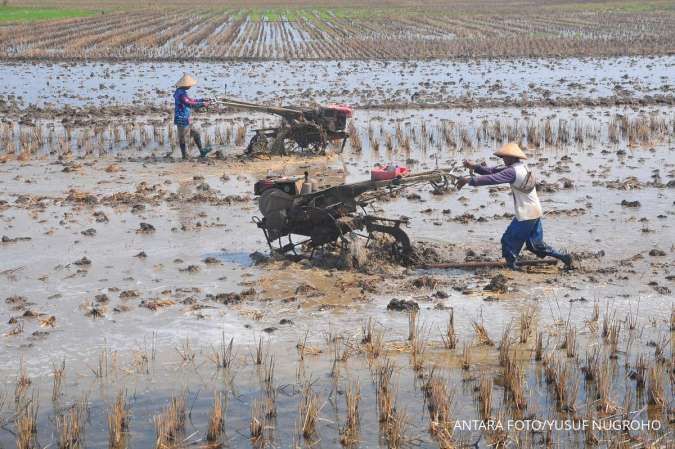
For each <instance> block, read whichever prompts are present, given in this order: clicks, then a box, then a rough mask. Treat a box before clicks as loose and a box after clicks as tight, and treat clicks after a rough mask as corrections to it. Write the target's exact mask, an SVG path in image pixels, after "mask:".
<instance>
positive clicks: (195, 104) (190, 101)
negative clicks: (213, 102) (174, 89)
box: [181, 94, 205, 109]
mask: <svg viewBox="0 0 675 449" xmlns="http://www.w3.org/2000/svg"><path fill="white" fill-rule="evenodd" d="M181 101H182V102H183V104H184V105H185V106H189V107H191V108H195V109H199V108H203V107H204V105H205V103H204V100H202V99H201V98H196V99H195V98H190V97H189V96H188V95H187V94H185V95H183V97H182V98H181Z"/></svg>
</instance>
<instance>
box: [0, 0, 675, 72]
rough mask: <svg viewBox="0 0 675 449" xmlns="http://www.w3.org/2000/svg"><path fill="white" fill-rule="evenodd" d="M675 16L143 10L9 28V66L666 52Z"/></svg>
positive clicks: (5, 36)
mask: <svg viewBox="0 0 675 449" xmlns="http://www.w3.org/2000/svg"><path fill="white" fill-rule="evenodd" d="M673 30H675V14H673V13H672V12H671V11H663V12H642V13H630V14H629V13H626V12H621V11H590V12H589V11H574V10H573V11H570V12H567V11H558V12H556V13H555V14H542V13H534V12H532V13H527V12H524V13H523V12H518V13H517V14H516V13H508V14H506V15H495V14H487V13H484V14H472V15H456V14H453V11H451V10H441V11H438V12H437V13H436V11H435V13H434V14H429V13H422V12H417V11H407V10H398V9H393V10H392V11H391V12H386V11H378V12H377V13H372V14H358V10H355V12H354V14H353V15H343V14H336V13H333V12H332V11H331V10H315V9H311V8H307V9H301V10H298V11H292V12H291V11H288V10H280V12H278V13H275V14H271V13H269V12H267V13H264V14H261V13H259V12H258V11H256V10H231V11H226V12H222V11H220V12H216V11H213V10H209V9H203V10H199V9H196V10H190V11H183V10H176V9H169V10H164V11H159V10H138V11H134V12H132V13H129V12H112V13H106V14H98V15H93V16H90V17H80V18H73V19H62V20H56V21H46V22H40V23H31V24H21V23H16V24H11V23H10V24H7V25H3V26H2V27H0V38H1V39H2V42H3V45H2V47H0V57H1V58H28V59H41V58H53V59H59V58H61V59H64V58H65V59H87V58H88V59H91V58H93V59H157V60H173V59H179V58H180V59H184V58H198V59H213V60H227V59H371V58H377V59H423V58H450V57H516V56H525V57H537V56H601V55H619V54H620V55H626V54H666V53H669V52H671V51H672V42H673V39H674V38H675V31H673Z"/></svg>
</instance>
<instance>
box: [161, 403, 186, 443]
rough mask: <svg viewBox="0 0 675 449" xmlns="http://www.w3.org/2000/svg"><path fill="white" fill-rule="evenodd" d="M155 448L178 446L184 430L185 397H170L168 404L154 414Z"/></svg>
mask: <svg viewBox="0 0 675 449" xmlns="http://www.w3.org/2000/svg"><path fill="white" fill-rule="evenodd" d="M154 421H155V433H156V436H157V440H156V443H155V449H167V448H175V447H178V446H180V444H181V443H182V441H183V434H184V432H185V397H184V396H181V397H175V396H174V397H172V398H171V400H170V402H169V405H168V406H167V407H166V409H165V410H164V411H163V412H162V413H161V414H160V415H158V416H155V418H154Z"/></svg>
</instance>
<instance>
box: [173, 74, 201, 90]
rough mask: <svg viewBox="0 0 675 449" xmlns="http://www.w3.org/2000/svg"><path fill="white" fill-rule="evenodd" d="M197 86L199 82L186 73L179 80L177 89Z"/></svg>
mask: <svg viewBox="0 0 675 449" xmlns="http://www.w3.org/2000/svg"><path fill="white" fill-rule="evenodd" d="M195 84H197V80H196V79H194V78H193V77H191V76H190V75H188V74H187V73H186V74H184V75H183V76H182V77H181V79H179V80H178V82H177V83H176V87H192V86H194V85H195Z"/></svg>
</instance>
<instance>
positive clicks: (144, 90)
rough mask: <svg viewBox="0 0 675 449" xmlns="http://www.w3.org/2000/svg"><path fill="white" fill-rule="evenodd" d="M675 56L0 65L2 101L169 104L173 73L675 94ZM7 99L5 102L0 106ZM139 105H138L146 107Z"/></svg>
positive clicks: (391, 100) (449, 94) (325, 97)
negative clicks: (674, 87)
mask: <svg viewBox="0 0 675 449" xmlns="http://www.w3.org/2000/svg"><path fill="white" fill-rule="evenodd" d="M674 66H675V57H674V56H654V57H622V58H564V59H563V58H551V59H545V58H541V59H512V60H499V59H496V60H489V59H484V60H467V61H462V60H457V61H447V60H430V61H312V62H311V63H308V62H303V61H257V62H256V61H247V62H226V63H206V62H194V63H189V62H185V63H168V62H165V63H162V62H157V63H147V62H127V63H107V62H91V63H51V62H17V63H5V64H3V65H2V66H0V75H2V78H3V80H4V82H3V83H2V86H1V87H0V96H1V97H2V98H6V99H7V101H6V103H5V105H4V106H5V107H9V106H11V105H13V104H14V103H16V104H17V105H19V106H23V107H26V106H29V105H30V106H38V107H47V108H57V109H58V108H63V107H64V106H73V107H81V106H97V107H100V106H109V107H112V106H120V105H123V106H133V107H134V108H136V109H134V110H132V112H133V113H134V114H136V113H139V112H143V108H147V107H149V106H151V107H158V106H168V105H169V101H170V100H171V93H172V86H173V84H174V82H175V80H174V78H175V75H176V73H182V72H190V73H195V74H199V76H198V77H199V81H200V84H199V87H198V88H197V90H198V91H199V95H200V96H203V97H221V96H233V97H239V98H243V99H246V100H248V101H258V102H260V101H272V102H274V103H275V104H279V103H283V104H288V103H298V102H304V101H305V99H307V98H311V99H312V100H314V101H316V102H340V103H346V104H351V105H358V106H371V105H382V104H414V105H421V106H424V105H435V104H448V103H450V104H453V105H457V106H462V105H474V106H480V105H481V104H491V103H493V104H500V105H501V104H504V103H511V104H514V103H523V104H526V105H527V104H538V103H543V104H545V105H555V104H556V103H559V104H568V103H571V104H577V103H582V104H590V105H594V104H605V103H608V104H614V103H616V102H620V103H621V102H625V101H627V100H632V101H644V102H646V103H651V102H655V101H658V102H666V103H667V104H672V102H673V92H672V89H673V85H674V84H675V75H673V73H675V70H674V69H673V67H674ZM0 106H3V105H0ZM139 109H140V110H139Z"/></svg>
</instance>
